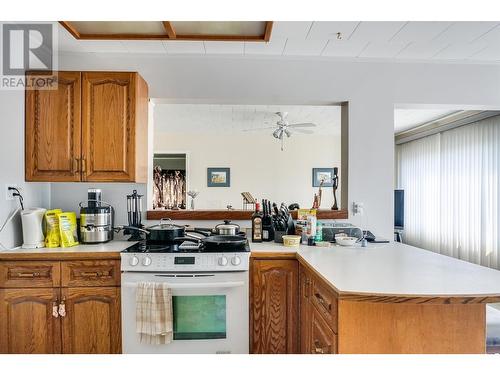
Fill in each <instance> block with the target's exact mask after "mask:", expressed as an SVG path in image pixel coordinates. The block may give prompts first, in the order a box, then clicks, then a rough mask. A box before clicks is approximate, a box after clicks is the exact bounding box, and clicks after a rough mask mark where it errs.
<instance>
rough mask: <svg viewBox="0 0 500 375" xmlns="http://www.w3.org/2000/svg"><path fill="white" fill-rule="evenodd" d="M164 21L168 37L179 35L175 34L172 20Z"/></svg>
mask: <svg viewBox="0 0 500 375" xmlns="http://www.w3.org/2000/svg"><path fill="white" fill-rule="evenodd" d="M162 23H163V28H164V29H165V32H166V33H167V35H168V37H169V38H170V39H175V38H176V37H177V35H176V34H175V30H174V27H173V26H172V23H171V22H170V21H162Z"/></svg>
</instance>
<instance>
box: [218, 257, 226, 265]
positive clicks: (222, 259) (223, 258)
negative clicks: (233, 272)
mask: <svg viewBox="0 0 500 375" xmlns="http://www.w3.org/2000/svg"><path fill="white" fill-rule="evenodd" d="M219 266H227V258H226V257H225V256H221V257H220V258H219Z"/></svg>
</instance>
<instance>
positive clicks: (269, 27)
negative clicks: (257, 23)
mask: <svg viewBox="0 0 500 375" xmlns="http://www.w3.org/2000/svg"><path fill="white" fill-rule="evenodd" d="M272 31H273V21H267V22H266V30H265V31H264V42H266V43H267V42H269V40H270V39H271V32H272Z"/></svg>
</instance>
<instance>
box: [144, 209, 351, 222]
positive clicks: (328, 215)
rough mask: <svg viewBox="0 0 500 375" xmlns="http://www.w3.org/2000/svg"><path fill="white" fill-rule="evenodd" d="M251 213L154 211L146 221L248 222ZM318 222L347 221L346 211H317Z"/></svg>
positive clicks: (231, 211)
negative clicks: (168, 219) (166, 219)
mask: <svg viewBox="0 0 500 375" xmlns="http://www.w3.org/2000/svg"><path fill="white" fill-rule="evenodd" d="M252 214H253V211H244V210H154V211H148V212H147V215H146V218H147V219H148V220H160V219H162V218H167V217H168V218H170V219H172V220H250V219H251V217H252ZM292 217H293V218H294V219H296V218H297V211H292ZM317 217H318V219H319V220H332V219H347V218H348V213H347V210H338V211H332V210H318V211H317Z"/></svg>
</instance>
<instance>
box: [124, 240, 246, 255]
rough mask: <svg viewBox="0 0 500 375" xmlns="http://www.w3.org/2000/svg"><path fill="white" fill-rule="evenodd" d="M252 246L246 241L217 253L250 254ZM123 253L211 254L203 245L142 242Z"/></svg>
mask: <svg viewBox="0 0 500 375" xmlns="http://www.w3.org/2000/svg"><path fill="white" fill-rule="evenodd" d="M249 251H250V246H249V245H248V241H246V243H245V246H234V247H230V248H227V249H224V250H218V251H217V252H225V253H239V252H249ZM122 252H123V253H205V252H209V251H208V250H206V249H205V248H204V247H203V246H202V245H201V246H199V245H196V244H194V243H188V242H186V243H185V244H181V245H179V244H173V243H170V244H169V243H156V242H155V243H150V242H148V241H140V242H137V243H135V244H133V245H132V246H129V247H127V248H126V249H125V250H123V251H122Z"/></svg>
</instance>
